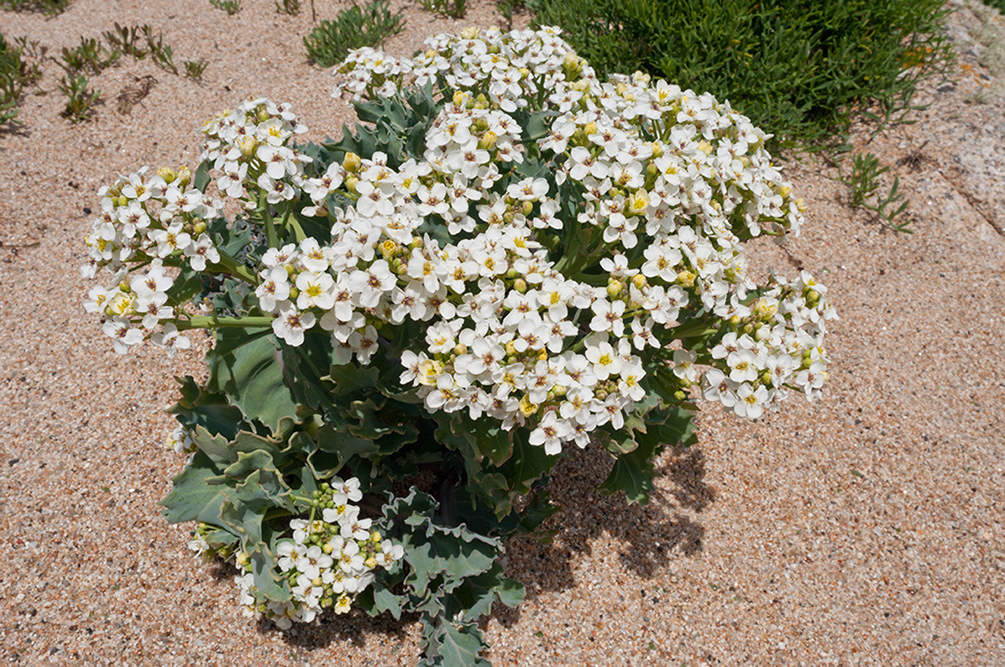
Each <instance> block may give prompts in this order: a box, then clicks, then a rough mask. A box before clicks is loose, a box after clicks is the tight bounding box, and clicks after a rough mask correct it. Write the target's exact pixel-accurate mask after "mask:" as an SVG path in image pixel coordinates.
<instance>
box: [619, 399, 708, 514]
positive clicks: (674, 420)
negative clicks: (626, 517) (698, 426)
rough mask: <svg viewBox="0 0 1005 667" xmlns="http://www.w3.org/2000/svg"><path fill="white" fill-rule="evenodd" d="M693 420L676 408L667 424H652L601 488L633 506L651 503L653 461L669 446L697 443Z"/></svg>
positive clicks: (637, 436) (669, 415) (682, 410)
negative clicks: (622, 498) (618, 495)
mask: <svg viewBox="0 0 1005 667" xmlns="http://www.w3.org/2000/svg"><path fill="white" fill-rule="evenodd" d="M691 417H692V415H691V412H689V411H688V410H685V409H684V408H674V409H673V410H671V411H670V412H669V414H668V415H667V417H666V422H665V423H662V424H659V423H656V424H649V425H648V427H647V429H646V432H644V433H641V432H636V433H635V434H634V438H635V441H636V442H637V443H638V447H637V448H636V449H634V450H631V451H629V452H628V453H625V454H622V455H621V456H619V457H618V460H617V461H615V462H614V468H613V469H612V470H611V473H610V475H608V476H607V479H606V480H604V483H603V484H601V485H600V488H601V489H603V490H604V491H607V492H608V493H615V492H617V491H624V493H625V496H627V498H628V502H630V503H640V504H643V505H644V504H646V503H648V502H649V493H650V492H651V491H652V488H653V477H654V475H655V469H654V468H653V463H652V459H653V457H655V456H656V455H658V454H659V453H660V452H661V451H662V450H663V448H664V447H665V446H667V445H670V446H674V445H677V444H678V443H681V444H684V445H688V444H690V443H691V442H693V441H694V439H695V435H694V430H693V427H692V424H691Z"/></svg>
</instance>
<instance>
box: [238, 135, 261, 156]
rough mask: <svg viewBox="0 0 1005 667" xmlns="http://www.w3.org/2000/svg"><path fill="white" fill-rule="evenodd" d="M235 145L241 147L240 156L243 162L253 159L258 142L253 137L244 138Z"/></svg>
mask: <svg viewBox="0 0 1005 667" xmlns="http://www.w3.org/2000/svg"><path fill="white" fill-rule="evenodd" d="M237 145H238V146H240V147H241V156H242V157H243V158H244V159H245V160H250V159H251V158H253V157H255V151H256V150H258V141H257V140H256V139H255V138H254V137H244V138H243V139H241V140H240V141H239V142H238V143H237Z"/></svg>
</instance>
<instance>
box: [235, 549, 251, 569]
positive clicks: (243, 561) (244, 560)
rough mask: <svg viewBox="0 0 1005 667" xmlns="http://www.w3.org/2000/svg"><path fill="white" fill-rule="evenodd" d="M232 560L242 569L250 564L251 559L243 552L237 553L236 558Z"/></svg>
mask: <svg viewBox="0 0 1005 667" xmlns="http://www.w3.org/2000/svg"><path fill="white" fill-rule="evenodd" d="M234 560H235V561H237V564H238V565H240V566H241V567H244V566H246V565H247V564H248V563H250V562H251V559H250V558H248V554H246V553H244V552H243V551H242V552H240V553H238V554H237V557H236V558H235V559H234Z"/></svg>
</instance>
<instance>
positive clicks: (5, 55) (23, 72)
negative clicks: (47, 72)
mask: <svg viewBox="0 0 1005 667" xmlns="http://www.w3.org/2000/svg"><path fill="white" fill-rule="evenodd" d="M38 48H39V47H38V44H35V43H33V42H28V41H27V39H25V38H24V37H20V38H18V39H15V40H13V41H10V42H8V41H7V39H6V38H5V37H4V36H3V34H2V33H0V123H6V122H7V121H9V120H14V119H16V118H17V113H18V109H17V105H18V102H19V101H20V100H21V95H22V93H24V89H25V88H26V87H28V86H30V85H31V84H33V83H34V82H35V81H37V80H38V79H39V77H41V76H42V71H41V69H40V68H39V66H38V62H37V60H38V59H39V58H40V57H41V56H40V57H39V58H32V57H30V56H29V55H28V53H27V52H32V51H37V50H38Z"/></svg>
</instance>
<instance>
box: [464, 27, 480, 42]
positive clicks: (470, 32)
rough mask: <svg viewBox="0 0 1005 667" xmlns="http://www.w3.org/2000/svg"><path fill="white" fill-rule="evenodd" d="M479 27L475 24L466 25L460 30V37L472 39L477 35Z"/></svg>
mask: <svg viewBox="0 0 1005 667" xmlns="http://www.w3.org/2000/svg"><path fill="white" fill-rule="evenodd" d="M479 32H480V29H479V28H478V27H477V26H473V25H472V26H468V27H467V28H464V29H463V30H461V39H474V38H475V37H477V36H478V33H479Z"/></svg>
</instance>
